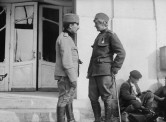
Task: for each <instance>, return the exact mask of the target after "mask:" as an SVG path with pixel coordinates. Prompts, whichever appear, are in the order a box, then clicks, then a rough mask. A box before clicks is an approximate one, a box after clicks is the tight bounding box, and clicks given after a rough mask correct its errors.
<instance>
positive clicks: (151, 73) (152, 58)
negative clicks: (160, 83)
mask: <svg viewBox="0 0 166 122" xmlns="http://www.w3.org/2000/svg"><path fill="white" fill-rule="evenodd" d="M156 53H157V54H158V53H159V51H157V52H156V51H153V52H152V53H151V54H150V55H149V56H148V78H149V79H157V76H156V72H157V71H158V70H159V64H156ZM157 57H158V56H157ZM157 62H159V59H158V58H157ZM156 65H157V66H156Z"/></svg>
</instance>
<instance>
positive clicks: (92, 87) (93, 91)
mask: <svg viewBox="0 0 166 122" xmlns="http://www.w3.org/2000/svg"><path fill="white" fill-rule="evenodd" d="M89 98H90V101H91V106H92V110H93V114H94V118H95V121H94V122H101V107H100V103H99V101H98V99H99V89H98V86H97V83H96V80H95V78H94V77H91V78H90V79H89Z"/></svg>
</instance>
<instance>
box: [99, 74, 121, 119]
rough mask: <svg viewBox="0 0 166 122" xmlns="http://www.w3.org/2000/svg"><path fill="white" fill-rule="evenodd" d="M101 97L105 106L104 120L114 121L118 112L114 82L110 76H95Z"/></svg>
mask: <svg viewBox="0 0 166 122" xmlns="http://www.w3.org/2000/svg"><path fill="white" fill-rule="evenodd" d="M96 79H97V83H98V87H99V91H100V94H101V98H102V100H103V101H104V107H105V122H115V121H114V120H115V118H117V115H115V114H116V113H117V112H118V109H117V107H115V106H117V100H116V95H115V89H114V83H113V80H112V77H111V76H99V77H96Z"/></svg>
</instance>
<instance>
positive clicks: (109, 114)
mask: <svg viewBox="0 0 166 122" xmlns="http://www.w3.org/2000/svg"><path fill="white" fill-rule="evenodd" d="M104 107H105V122H112V121H111V118H112V111H111V103H110V102H109V101H104Z"/></svg>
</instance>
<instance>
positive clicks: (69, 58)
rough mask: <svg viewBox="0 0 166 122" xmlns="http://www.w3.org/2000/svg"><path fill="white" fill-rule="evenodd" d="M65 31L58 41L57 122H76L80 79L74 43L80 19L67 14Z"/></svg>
mask: <svg viewBox="0 0 166 122" xmlns="http://www.w3.org/2000/svg"><path fill="white" fill-rule="evenodd" d="M63 25H64V30H63V32H62V33H61V34H60V35H59V37H58V39H57V41H56V65H55V79H56V80H58V89H59V99H58V103H57V122H65V113H66V116H67V121H68V122H76V121H75V119H74V114H73V106H72V102H73V98H74V96H75V89H76V84H77V83H76V82H77V77H78V65H79V64H78V63H79V59H78V50H77V47H76V45H75V43H74V34H75V33H77V30H78V29H79V17H78V15H76V14H66V15H64V18H63Z"/></svg>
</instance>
